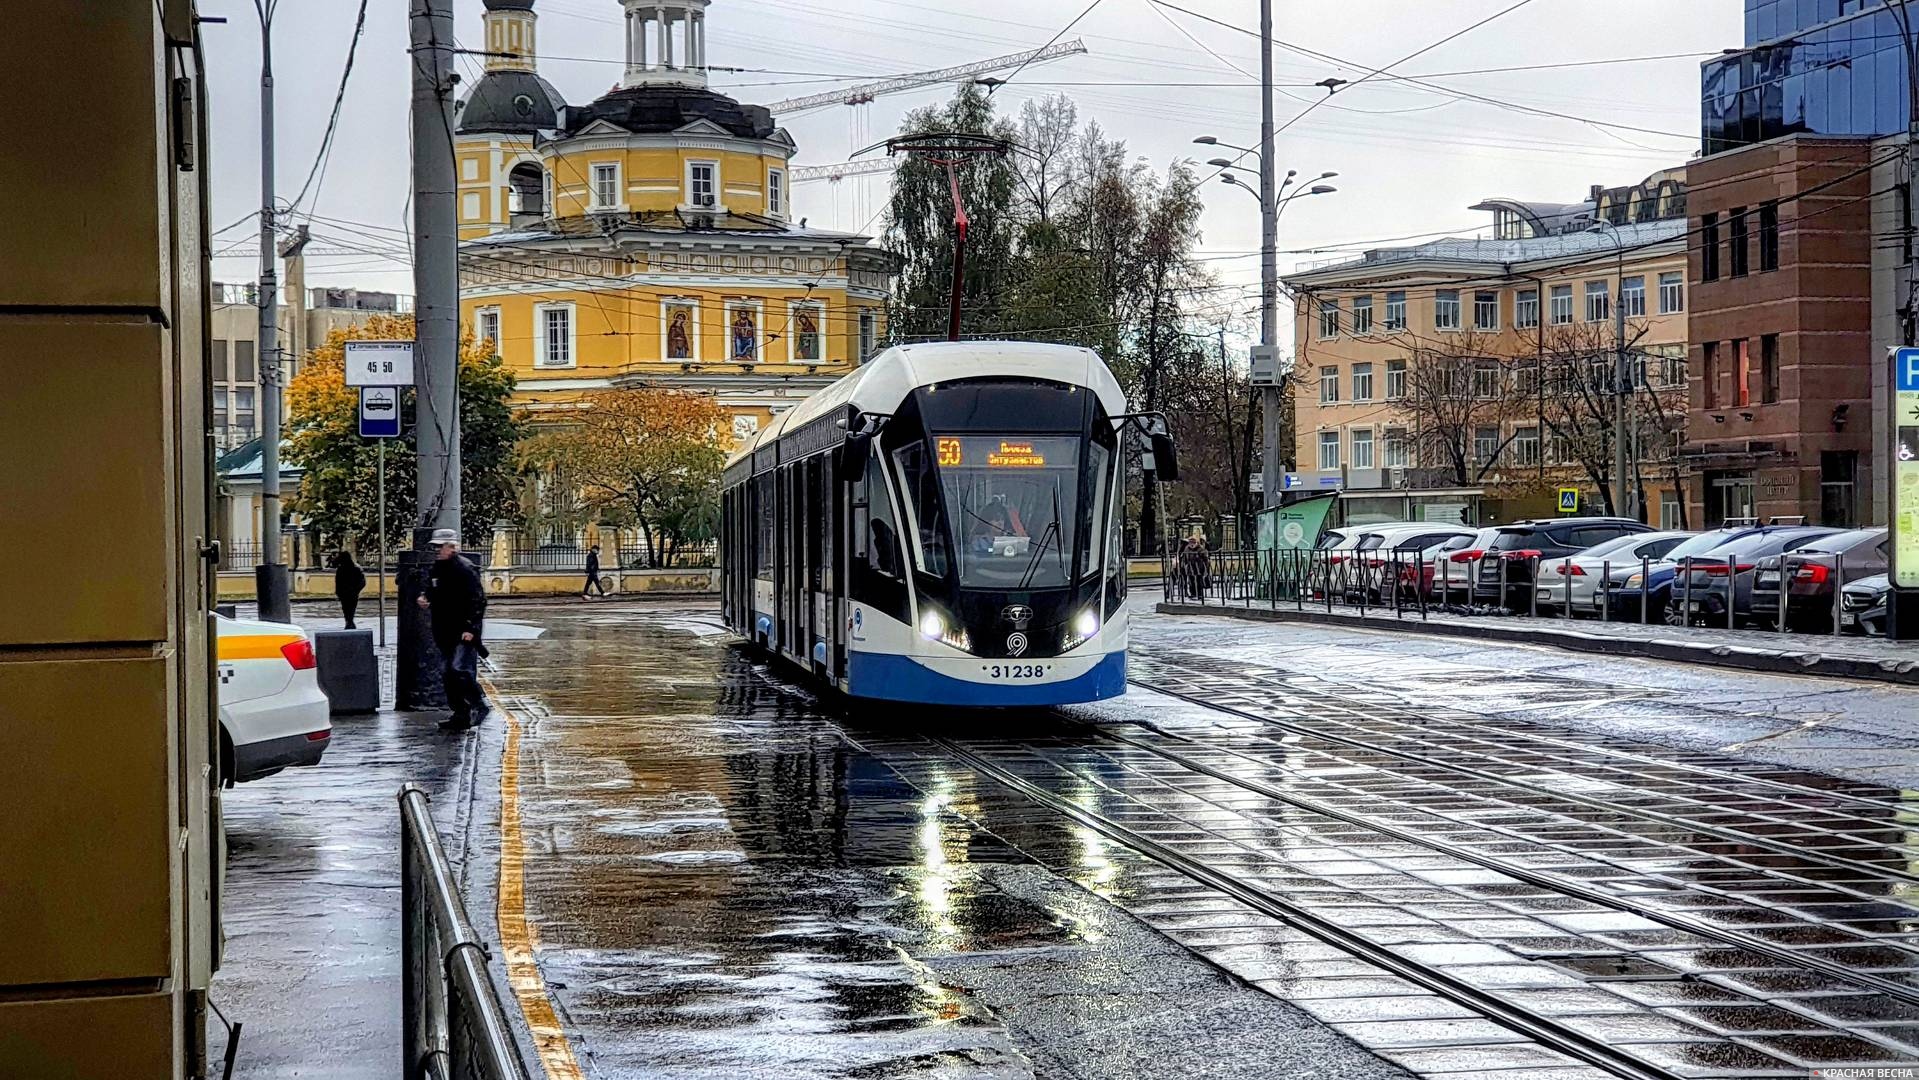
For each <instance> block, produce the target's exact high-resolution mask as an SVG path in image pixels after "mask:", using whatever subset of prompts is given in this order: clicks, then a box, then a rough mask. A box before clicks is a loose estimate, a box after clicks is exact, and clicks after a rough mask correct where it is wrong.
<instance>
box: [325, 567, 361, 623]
mask: <svg viewBox="0 0 1919 1080" xmlns="http://www.w3.org/2000/svg"><path fill="white" fill-rule="evenodd" d="M365 591H366V571H364V570H361V569H360V564H358V563H356V562H354V561H353V553H352V552H351V551H341V552H337V553H335V554H334V556H333V595H334V596H336V597H338V598H339V601H340V614H342V615H344V616H346V628H347V629H348V630H353V629H356V627H355V626H354V625H353V612H354V610H355V609H357V608H358V607H359V606H360V594H361V593H362V592H365Z"/></svg>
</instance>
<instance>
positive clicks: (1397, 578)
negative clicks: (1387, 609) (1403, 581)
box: [1393, 548, 1406, 619]
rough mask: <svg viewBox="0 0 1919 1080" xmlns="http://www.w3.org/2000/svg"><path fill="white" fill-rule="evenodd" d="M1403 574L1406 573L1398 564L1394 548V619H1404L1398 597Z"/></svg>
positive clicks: (1403, 610)
mask: <svg viewBox="0 0 1919 1080" xmlns="http://www.w3.org/2000/svg"><path fill="white" fill-rule="evenodd" d="M1405 572H1406V568H1405V567H1403V566H1401V565H1400V563H1399V549H1397V548H1394V549H1393V618H1395V619H1401V618H1405V608H1404V605H1403V603H1402V602H1401V600H1400V596H1399V583H1400V576H1401V575H1402V574H1404V573H1405Z"/></svg>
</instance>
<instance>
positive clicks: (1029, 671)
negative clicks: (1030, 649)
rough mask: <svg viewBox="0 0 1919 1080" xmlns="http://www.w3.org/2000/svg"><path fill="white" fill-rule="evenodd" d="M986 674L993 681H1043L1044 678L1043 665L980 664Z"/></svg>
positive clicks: (1044, 670)
mask: <svg viewBox="0 0 1919 1080" xmlns="http://www.w3.org/2000/svg"><path fill="white" fill-rule="evenodd" d="M980 666H981V667H984V668H985V669H986V674H987V675H988V676H990V677H992V678H995V679H1043V678H1045V677H1046V665H1045V664H982V665H980Z"/></svg>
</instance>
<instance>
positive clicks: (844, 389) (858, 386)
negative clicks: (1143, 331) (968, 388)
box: [728, 341, 1126, 463]
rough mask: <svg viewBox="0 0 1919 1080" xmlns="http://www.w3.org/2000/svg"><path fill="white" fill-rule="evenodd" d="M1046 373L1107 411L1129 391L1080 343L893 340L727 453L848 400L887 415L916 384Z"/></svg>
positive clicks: (742, 452) (748, 448) (771, 438)
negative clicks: (1088, 392)
mask: <svg viewBox="0 0 1919 1080" xmlns="http://www.w3.org/2000/svg"><path fill="white" fill-rule="evenodd" d="M994 376H998V377H1007V376H1010V377H1013V378H1024V379H1045V380H1048V381H1051V382H1059V383H1068V384H1071V385H1074V386H1084V387H1086V388H1087V389H1089V390H1091V391H1093V392H1094V393H1095V394H1098V395H1099V401H1100V404H1101V405H1104V406H1105V407H1106V412H1107V413H1108V414H1109V415H1118V414H1120V413H1123V412H1125V411H1126V392H1125V391H1123V390H1121V389H1120V386H1119V380H1118V379H1115V378H1114V377H1113V373H1112V371H1111V370H1109V369H1108V368H1107V366H1106V363H1105V361H1103V360H1101V359H1100V358H1099V354H1098V353H1096V352H1094V351H1093V350H1091V349H1088V348H1083V347H1081V346H1078V345H1051V344H1042V343H1039V342H1031V341H927V342H920V343H918V344H914V345H895V346H893V347H892V348H889V349H887V350H885V351H884V352H882V353H880V354H879V355H878V356H875V357H873V359H871V360H868V361H867V362H866V363H864V364H862V365H860V367H859V369H858V370H857V371H854V372H852V373H850V374H848V375H847V376H846V377H845V378H842V379H840V380H839V381H838V382H835V383H833V384H832V385H831V386H828V387H827V388H826V389H824V390H821V391H820V392H819V393H817V394H814V395H813V396H812V397H809V398H807V399H806V400H805V401H803V402H801V403H800V404H799V405H797V406H795V407H794V408H791V409H788V410H787V411H786V412H784V413H782V414H781V415H780V416H779V418H778V419H776V420H774V421H773V423H771V424H769V425H767V426H766V427H764V428H762V429H760V432H759V434H757V435H756V436H754V438H753V441H752V442H750V443H748V444H747V445H745V446H742V447H741V448H740V449H739V452H738V453H736V454H734V455H733V456H732V457H731V458H729V459H728V461H729V463H730V462H733V461H737V460H739V459H740V458H742V457H745V456H746V455H748V454H751V453H752V452H753V451H755V450H758V449H760V448H762V447H765V446H770V445H772V444H773V443H775V442H777V441H778V440H779V438H780V436H782V435H784V434H786V433H787V432H790V431H797V430H798V429H799V428H801V427H804V426H805V425H806V424H807V423H809V422H811V421H812V420H814V419H816V418H818V417H821V416H824V415H826V414H828V413H830V412H833V411H835V410H837V409H840V408H843V407H844V406H847V405H852V406H854V407H856V408H858V409H860V410H861V411H863V412H878V413H890V412H892V411H893V410H894V409H897V408H898V407H899V406H900V403H901V402H903V401H905V400H906V396H907V395H908V394H910V393H912V392H913V391H914V390H915V389H917V388H919V387H922V386H929V385H932V384H934V383H943V382H951V381H953V380H955V379H977V378H982V377H994Z"/></svg>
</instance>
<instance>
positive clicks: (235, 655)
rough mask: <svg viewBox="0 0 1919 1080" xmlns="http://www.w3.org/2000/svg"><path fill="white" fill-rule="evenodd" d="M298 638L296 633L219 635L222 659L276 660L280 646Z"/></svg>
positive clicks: (279, 654)
mask: <svg viewBox="0 0 1919 1080" xmlns="http://www.w3.org/2000/svg"><path fill="white" fill-rule="evenodd" d="M298 640H300V635H298V634H227V635H222V636H221V637H220V659H222V660H278V659H279V658H280V656H281V653H280V646H282V645H285V644H287V643H289V642H294V641H298Z"/></svg>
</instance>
